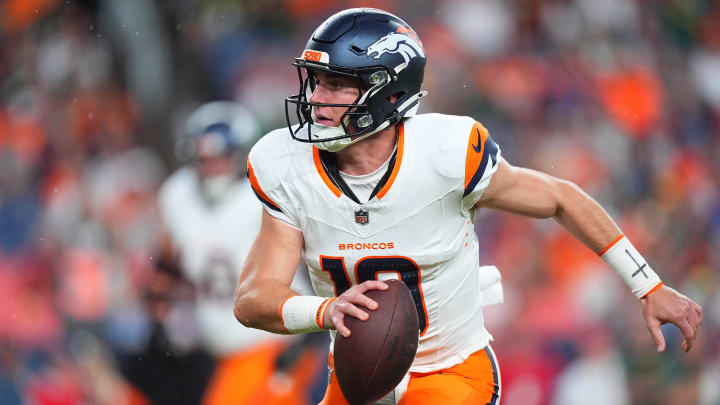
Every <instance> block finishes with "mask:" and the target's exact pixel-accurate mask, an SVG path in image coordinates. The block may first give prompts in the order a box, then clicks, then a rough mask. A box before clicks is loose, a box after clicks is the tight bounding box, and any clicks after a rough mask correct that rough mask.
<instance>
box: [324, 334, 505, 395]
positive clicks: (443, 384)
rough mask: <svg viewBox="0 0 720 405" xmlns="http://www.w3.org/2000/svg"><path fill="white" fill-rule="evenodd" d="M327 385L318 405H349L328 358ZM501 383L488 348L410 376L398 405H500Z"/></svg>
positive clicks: (495, 361) (495, 362)
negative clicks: (450, 363)
mask: <svg viewBox="0 0 720 405" xmlns="http://www.w3.org/2000/svg"><path fill="white" fill-rule="evenodd" d="M328 364H329V365H330V369H331V374H330V383H329V384H328V388H327V391H326V392H325V398H323V400H322V402H320V405H348V402H347V401H346V400H345V398H344V397H343V395H342V392H341V391H340V385H339V384H338V381H337V377H336V376H335V372H334V361H333V358H332V355H330V357H329V360H328ZM501 385H502V380H501V376H500V368H499V367H498V365H497V359H496V357H495V353H494V352H493V350H492V348H490V346H487V347H486V348H485V349H483V350H478V351H477V352H475V353H473V354H472V355H470V357H468V358H467V360H465V361H464V362H463V363H460V364H458V365H455V366H453V367H450V368H447V369H444V370H437V371H433V372H430V373H410V382H409V383H408V388H407V391H405V394H403V396H402V398H401V399H400V401H399V402H398V404H399V405H436V404H468V405H470V404H473V405H477V404H480V405H499V404H500V396H501V394H502V392H501Z"/></svg>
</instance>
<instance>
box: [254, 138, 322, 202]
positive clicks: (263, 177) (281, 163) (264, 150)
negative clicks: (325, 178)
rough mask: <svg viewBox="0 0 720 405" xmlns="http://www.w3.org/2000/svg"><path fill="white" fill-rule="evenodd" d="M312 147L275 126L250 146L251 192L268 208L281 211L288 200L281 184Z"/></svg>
mask: <svg viewBox="0 0 720 405" xmlns="http://www.w3.org/2000/svg"><path fill="white" fill-rule="evenodd" d="M310 148H311V146H310V145H307V144H303V143H301V142H298V141H295V140H293V139H292V138H291V137H290V135H289V134H288V130H287V128H281V129H276V130H274V131H272V132H269V133H268V134H267V135H265V136H263V137H262V138H260V140H259V141H258V142H257V143H256V144H255V146H253V148H252V149H251V150H250V154H249V155H248V161H247V176H248V179H249V180H250V185H251V186H252V189H253V191H254V192H255V194H256V195H257V197H258V198H259V199H260V202H262V203H263V204H264V205H265V206H266V207H267V208H269V209H271V210H273V211H279V212H282V211H283V209H282V206H283V204H284V203H285V202H286V201H287V200H288V198H287V194H286V192H285V191H284V190H283V187H282V186H283V184H287V183H288V182H289V181H291V178H292V177H294V176H296V175H297V174H298V173H301V172H302V169H300V168H298V167H297V166H299V165H302V163H303V159H302V156H301V155H303V154H305V155H307V156H312V155H311V153H310V152H309V151H310Z"/></svg>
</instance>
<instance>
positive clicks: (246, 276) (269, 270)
mask: <svg viewBox="0 0 720 405" xmlns="http://www.w3.org/2000/svg"><path fill="white" fill-rule="evenodd" d="M262 215H263V216H262V224H261V226H260V232H259V233H258V236H257V237H256V239H255V243H253V245H252V247H251V248H250V252H249V253H248V256H247V259H246V260H245V265H244V267H243V271H242V274H241V276H240V279H239V281H238V285H237V289H236V291H235V307H234V313H235V317H236V318H237V320H238V321H240V323H242V324H243V325H245V326H247V327H250V328H257V329H263V330H266V331H269V332H274V333H290V331H289V330H288V327H287V326H288V325H287V321H286V320H284V319H283V306H284V305H291V301H289V300H288V299H289V298H291V297H296V296H298V295H299V294H298V293H297V292H295V291H293V290H292V289H290V283H291V282H292V280H293V277H294V275H295V270H296V269H297V265H298V261H299V260H300V254H301V251H302V247H303V236H302V233H301V232H300V231H299V230H297V229H295V228H293V227H291V226H289V225H287V224H285V223H284V222H283V221H281V220H279V219H277V218H275V217H273V216H271V215H270V214H268V213H267V211H264V210H263V214H262ZM386 288H387V285H386V284H385V283H383V282H382V281H377V280H369V281H366V282H364V283H361V284H359V285H355V286H353V287H351V288H349V289H348V290H347V291H345V292H344V293H343V294H341V295H340V296H339V297H338V298H337V299H335V300H332V301H331V302H329V304H328V308H327V310H326V311H324V312H325V313H324V314H323V315H324V316H323V317H322V318H323V328H325V329H337V330H338V332H340V333H341V334H342V335H344V336H349V335H350V330H349V329H348V328H347V327H346V326H345V324H344V322H343V321H344V318H345V315H350V316H353V317H355V318H358V319H361V320H366V319H367V318H368V314H367V312H365V311H363V310H361V309H360V308H359V306H364V307H366V308H369V309H376V308H377V303H376V302H375V301H373V300H372V299H370V298H368V297H367V296H366V295H364V293H365V292H367V291H369V290H372V289H382V290H384V289H386ZM287 311H288V309H287V308H286V309H285V313H287Z"/></svg>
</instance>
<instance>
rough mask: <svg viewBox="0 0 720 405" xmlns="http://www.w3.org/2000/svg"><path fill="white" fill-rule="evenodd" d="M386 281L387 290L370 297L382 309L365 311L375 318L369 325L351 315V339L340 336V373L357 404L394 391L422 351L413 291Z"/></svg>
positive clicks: (347, 320) (347, 395)
mask: <svg viewBox="0 0 720 405" xmlns="http://www.w3.org/2000/svg"><path fill="white" fill-rule="evenodd" d="M385 282H386V283H387V285H388V287H389V288H388V289H387V290H371V291H368V292H367V293H365V295H367V296H368V297H370V298H372V299H373V300H374V301H375V302H377V303H378V309H376V310H375V311H371V310H368V309H366V308H363V309H364V310H365V312H367V313H368V314H369V315H370V316H369V317H368V320H366V321H361V320H358V319H356V318H354V317H351V316H346V317H345V325H346V326H347V327H348V329H350V331H351V334H350V337H348V338H345V337H343V336H342V335H341V334H339V333H338V334H337V336H336V338H335V346H334V349H333V354H334V357H335V373H336V375H337V379H338V382H339V383H340V389H341V390H342V392H343V395H345V399H347V400H348V402H350V403H351V404H353V405H356V404H367V403H372V402H374V401H377V400H378V399H380V398H382V397H384V396H385V395H387V394H388V393H389V392H390V391H392V389H393V388H395V386H396V385H397V384H398V383H400V381H401V380H402V378H403V376H404V375H405V373H407V371H408V369H409V368H410V364H412V362H413V360H414V359H415V353H416V352H417V347H418V335H419V327H418V315H417V309H415V302H414V301H413V299H412V296H411V295H410V290H409V289H408V288H407V286H406V285H405V283H403V282H402V281H398V280H387V281H385Z"/></svg>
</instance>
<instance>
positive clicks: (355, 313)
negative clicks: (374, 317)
mask: <svg viewBox="0 0 720 405" xmlns="http://www.w3.org/2000/svg"><path fill="white" fill-rule="evenodd" d="M338 310H339V311H341V312H342V313H344V314H345V315H350V316H352V317H354V318H357V319H359V320H361V321H366V320H367V319H368V317H369V315H368V314H367V312H365V311H363V310H362V309H360V308H358V307H356V306H355V305H354V304H352V303H350V302H345V303H341V304H339V305H338Z"/></svg>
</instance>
